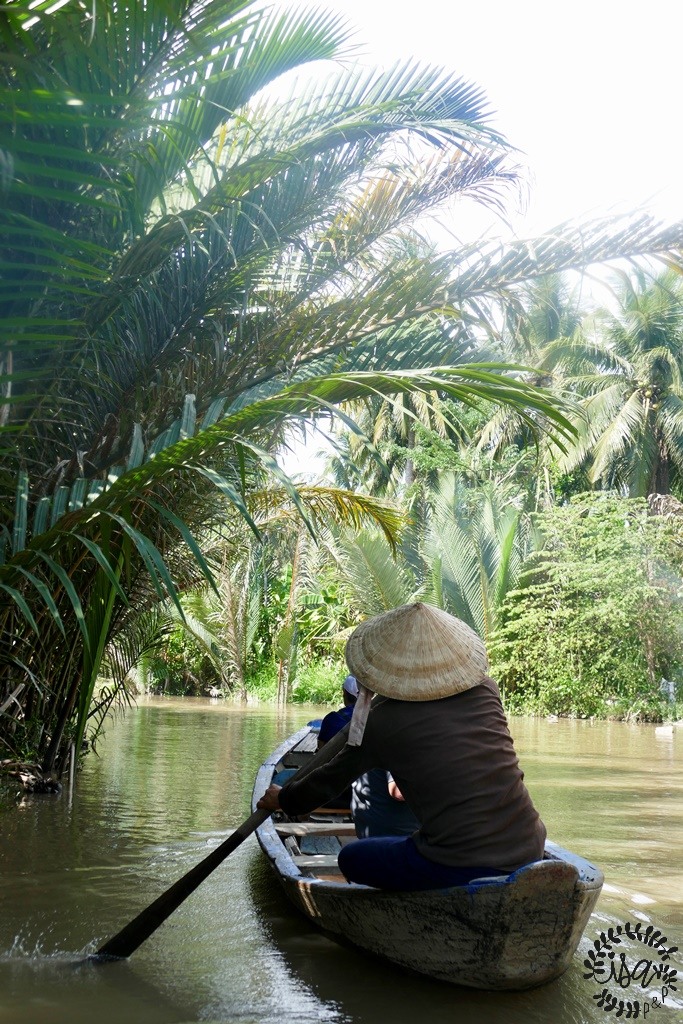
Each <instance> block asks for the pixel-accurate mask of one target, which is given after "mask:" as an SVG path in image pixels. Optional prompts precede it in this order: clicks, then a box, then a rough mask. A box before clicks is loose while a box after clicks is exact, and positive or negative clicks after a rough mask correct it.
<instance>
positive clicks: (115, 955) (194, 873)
mask: <svg viewBox="0 0 683 1024" xmlns="http://www.w3.org/2000/svg"><path fill="white" fill-rule="evenodd" d="M348 731H349V727H348V725H347V726H345V727H344V728H343V729H342V730H341V732H339V733H337V735H336V736H333V737H332V739H331V740H330V741H329V743H326V744H325V746H324V747H322V749H321V750H319V751H317V753H315V754H314V755H313V757H312V758H311V759H310V761H308V763H307V764H305V765H303V767H302V768H300V769H299V770H298V771H297V772H296V774H295V775H293V776H292V778H296V779H300V778H303V777H304V776H305V775H308V773H309V772H311V771H313V770H314V769H315V768H318V767H319V766H320V765H322V764H325V763H326V762H327V761H329V760H331V758H333V757H334V756H335V754H337V753H338V752H339V751H340V750H341V749H342V747H343V746H344V744H345V743H346V737H347V734H348ZM269 816H270V811H254V813H253V814H252V815H251V817H249V818H247V820H246V821H245V822H243V823H242V824H241V825H240V826H239V828H236V829H235V831H234V832H233V833H232V835H231V836H230V837H229V838H228V839H226V840H225V842H223V843H221V845H220V846H217V847H216V849H215V850H212V851H211V853H210V854H209V855H208V857H205V858H204V860H201V861H200V862H199V864H195V866H194V867H193V868H192V869H191V870H190V871H188V872H187V874H186V875H183V877H182V878H179V879H178V881H177V882H174V883H173V885H172V886H171V887H170V889H167V890H166V892H163V893H162V894H161V896H158V897H157V898H156V899H155V900H154V903H151V904H150V905H149V906H148V907H147V908H146V909H145V910H143V911H141V912H140V913H139V914H138V916H137V917H136V918H134V919H133V920H132V921H130V922H129V923H128V924H127V925H126V926H125V928H122V929H121V931H120V932H118V933H117V934H116V935H115V936H114V937H113V938H112V939H109V941H108V942H105V944H104V945H103V946H100V948H99V949H98V950H97V952H96V953H93V954H92V955H91V956H90V957H88V959H89V960H90V961H95V962H99V963H104V962H107V961H111V960H124V959H126V957H129V956H130V955H131V953H134V952H135V950H136V949H137V948H138V946H141V945H142V943H143V942H144V941H145V939H148V938H149V937H150V935H151V934H152V933H153V932H155V931H156V930H157V928H158V927H159V925H160V924H163V923H164V921H165V920H166V918H167V917H170V915H171V914H172V913H173V911H174V910H176V909H177V908H178V907H179V906H180V904H181V903H182V902H183V901H184V900H186V899H187V897H188V896H190V895H191V893H193V892H194V891H195V889H196V888H197V887H198V886H199V885H201V883H202V882H203V881H204V879H205V878H208V876H209V875H210V874H211V872H212V871H213V870H214V869H215V868H217V867H218V865H219V864H221V863H222V862H223V861H224V860H225V858H226V857H229V856H230V854H231V853H232V852H233V850H236V849H237V847H238V846H240V844H241V843H243V842H244V840H245V839H246V838H247V837H248V836H250V835H251V833H252V832H254V831H255V830H256V829H257V828H258V827H259V825H262V824H263V822H264V821H265V820H266V818H268V817H269Z"/></svg>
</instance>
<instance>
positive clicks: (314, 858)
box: [292, 853, 341, 874]
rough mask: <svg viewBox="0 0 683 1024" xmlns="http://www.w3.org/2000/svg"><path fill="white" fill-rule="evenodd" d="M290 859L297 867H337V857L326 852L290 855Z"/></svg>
mask: <svg viewBox="0 0 683 1024" xmlns="http://www.w3.org/2000/svg"><path fill="white" fill-rule="evenodd" d="M292 860H293V861H294V863H295V864H296V866H297V867H298V868H308V869H309V870H311V869H313V868H324V869H325V870H326V871H329V870H330V868H337V870H338V869H339V865H338V864H337V858H336V857H334V856H330V855H328V854H321V853H319V854H302V855H301V857H292ZM340 874H341V872H340Z"/></svg>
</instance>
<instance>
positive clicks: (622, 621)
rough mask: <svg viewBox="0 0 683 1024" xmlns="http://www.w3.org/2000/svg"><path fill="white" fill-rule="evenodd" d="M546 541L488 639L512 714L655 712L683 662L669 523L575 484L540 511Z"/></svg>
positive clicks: (646, 715) (637, 503) (656, 715)
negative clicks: (561, 500) (576, 491)
mask: <svg viewBox="0 0 683 1024" xmlns="http://www.w3.org/2000/svg"><path fill="white" fill-rule="evenodd" d="M537 526H538V529H539V530H540V532H541V534H542V536H543V538H544V544H543V547H542V548H541V550H539V551H538V552H537V553H536V554H535V555H533V556H532V557H531V558H530V559H529V561H528V563H527V565H526V567H525V570H524V573H523V575H522V578H521V580H520V584H519V586H518V588H517V589H516V590H515V591H513V592H512V593H510V594H509V595H508V598H507V601H506V603H505V606H504V609H503V619H502V624H501V626H500V627H499V629H498V630H497V631H496V632H495V633H494V636H493V638H492V643H491V645H490V656H491V661H492V672H493V673H494V674H495V675H496V676H497V678H498V679H499V681H500V683H501V686H502V690H503V693H504V697H505V700H506V703H507V706H508V708H509V709H510V710H511V711H513V712H520V713H521V712H534V713H539V714H556V715H572V716H580V717H591V716H594V715H598V716H603V717H604V716H609V717H614V718H625V717H630V718H641V719H646V720H648V719H649V720H652V719H654V720H660V719H661V717H662V714H663V713H664V711H665V704H664V701H663V698H662V694H661V690H660V681H661V679H662V678H666V679H670V678H678V677H679V676H680V674H681V671H682V670H683V608H682V606H681V602H680V594H681V578H680V576H679V575H678V571H677V566H676V563H677V561H678V560H679V558H680V556H679V554H678V545H679V544H680V540H679V538H678V536H677V533H676V530H675V528H673V529H672V527H671V526H670V525H668V524H666V523H665V522H663V521H662V520H660V519H659V518H658V517H652V516H649V515H648V510H647V506H646V503H645V502H644V501H642V500H637V499H625V498H620V497H618V496H614V495H611V494H607V493H600V494H583V495H579V496H576V497H574V498H572V500H571V501H570V502H569V504H567V505H561V506H557V507H555V508H551V509H549V510H547V511H545V512H542V513H539V515H538V517H537Z"/></svg>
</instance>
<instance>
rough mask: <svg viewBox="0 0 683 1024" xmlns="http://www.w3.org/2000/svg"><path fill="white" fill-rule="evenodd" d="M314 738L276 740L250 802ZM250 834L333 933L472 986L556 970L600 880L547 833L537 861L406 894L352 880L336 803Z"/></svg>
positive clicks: (295, 764) (562, 967)
mask: <svg viewBox="0 0 683 1024" xmlns="http://www.w3.org/2000/svg"><path fill="white" fill-rule="evenodd" d="M316 741H317V733H316V732H315V731H314V730H313V729H312V728H311V727H310V726H308V727H306V728H304V729H302V730H300V731H299V732H297V733H295V734H294V735H293V736H291V737H290V738H289V739H288V740H286V741H285V742H284V743H283V744H282V746H280V747H278V749H277V750H276V751H275V752H274V753H273V754H272V755H271V757H270V758H268V760H267V761H266V762H265V763H264V764H263V765H262V766H261V768H260V770H259V772H258V775H257V777H256V782H255V785H254V794H253V806H254V808H255V807H256V801H257V800H258V798H259V797H260V796H261V795H262V794H263V792H264V791H265V790H266V789H267V787H268V786H269V785H270V783H271V781H272V779H273V776H274V775H275V774H276V773H278V772H280V771H282V770H283V769H287V768H300V767H302V766H303V765H304V764H305V763H306V761H307V760H308V759H310V757H311V756H312V754H313V752H314V751H315V747H316ZM257 836H258V841H259V843H260V845H261V848H262V849H263V851H264V853H265V854H266V856H267V857H268V859H269V861H270V864H271V866H272V868H273V870H274V871H275V873H276V875H277V877H278V878H279V880H280V882H281V883H282V885H283V886H284V889H285V892H286V893H287V895H288V897H289V898H290V899H291V901H292V903H294V905H295V906H296V907H297V908H298V909H299V910H301V911H302V912H303V913H304V914H305V915H306V917H307V918H308V919H309V920H310V921H312V922H313V923H314V924H316V925H318V926H319V927H320V928H322V929H324V930H325V932H327V933H328V934H330V935H331V936H332V937H335V936H337V937H340V938H343V939H344V940H346V941H350V942H352V943H354V944H355V945H356V946H358V947H360V948H361V949H363V950H366V951H367V952H369V953H373V954H375V955H376V956H379V957H382V958H384V959H385V960H389V961H391V962H392V963H394V964H398V965H399V966H401V967H404V968H409V969H410V970H412V971H417V972H419V973H421V974H427V975H429V976H430V977H432V978H438V979H440V980H442V981H449V982H453V983H455V984H458V985H466V986H469V987H471V988H480V989H526V988H533V987H535V986H537V985H543V984H545V983H546V982H549V981H552V980H553V979H554V978H557V977H559V975H561V974H562V973H563V972H564V971H566V970H567V968H568V967H569V964H570V963H571V960H572V957H573V955H574V953H575V951H576V948H577V946H578V944H579V940H580V938H581V935H582V934H583V931H584V929H585V927H586V925H587V923H588V919H589V917H590V914H591V912H592V910H593V908H594V906H595V904H596V902H597V899H598V896H599V895H600V890H601V888H602V883H603V875H602V872H601V871H600V870H599V869H598V868H596V867H594V866H593V865H592V864H589V863H588V862H587V861H585V860H583V859H582V858H581V857H577V856H576V855H574V854H572V853H569V851H567V850H564V849H562V848H561V847H559V846H556V845H555V844H554V843H551V842H548V843H546V848H545V856H544V859H543V860H542V861H537V862H535V863H533V864H528V865H526V866H525V867H523V868H520V869H519V870H517V871H515V872H514V873H513V874H511V875H509V876H506V877H503V878H488V879H487V878H482V879H476V880H474V881H472V882H470V883H469V884H468V885H464V886H458V887H455V888H450V889H439V890H432V891H428V892H414V893H404V892H401V893H398V892H390V891H383V890H380V889H373V888H370V887H368V886H363V885H355V884H350V883H348V882H347V881H346V880H345V878H344V876H343V875H342V874H341V872H340V871H339V868H338V866H337V853H338V851H339V849H340V848H341V846H342V845H343V844H344V843H346V842H353V840H354V839H355V831H354V828H353V823H352V821H351V818H350V815H349V814H348V813H345V812H344V810H343V809H341V808H339V809H335V808H320V809H319V810H318V811H316V812H313V813H312V814H310V815H309V816H308V817H307V820H297V821H290V820H288V819H287V817H286V816H285V815H284V814H283V813H280V812H279V813H278V814H276V815H273V817H271V818H269V819H267V820H266V821H265V822H264V824H262V825H261V826H260V827H259V828H258V829H257Z"/></svg>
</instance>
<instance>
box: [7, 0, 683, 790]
mask: <svg viewBox="0 0 683 1024" xmlns="http://www.w3.org/2000/svg"><path fill="white" fill-rule="evenodd" d="M0 29H1V31H2V35H3V48H4V55H5V60H4V61H3V63H2V68H0V93H1V97H2V103H1V104H0V109H1V110H2V114H0V190H1V191H2V199H3V202H2V207H1V209H0V221H1V222H2V247H3V251H2V259H1V262H0V307H1V320H0V331H1V335H0V359H1V362H2V366H1V371H0V387H1V388H2V394H1V396H0V397H1V405H0V435H1V437H2V450H1V453H0V459H1V463H0V468H1V471H0V486H1V487H2V491H3V501H2V521H1V522H0V561H1V564H0V588H1V589H2V593H3V605H2V608H1V610H0V630H1V631H2V660H1V662H0V673H1V675H0V743H1V744H2V748H3V752H4V753H6V754H7V757H8V758H10V759H11V758H15V759H21V760H26V759H31V760H32V761H34V762H35V763H39V764H40V765H41V766H42V768H43V770H44V771H45V772H48V773H49V772H55V773H59V772H60V771H63V770H64V768H65V766H66V764H67V763H68V760H69V757H71V758H73V757H74V756H75V752H77V751H79V750H80V749H81V748H82V745H83V743H84V741H85V740H87V739H90V740H92V739H93V738H94V737H95V736H96V734H97V731H98V729H99V728H100V727H101V724H102V722H103V720H104V716H105V715H106V713H107V711H108V710H109V708H110V707H111V706H112V705H113V704H115V703H116V702H118V701H120V700H126V699H128V697H129V696H130V694H131V692H132V691H133V689H134V687H135V685H136V681H137V683H138V684H139V685H142V686H149V687H152V688H153V689H156V690H163V691H164V692H204V693H206V692H209V691H210V689H211V688H214V689H215V690H216V691H220V692H223V693H226V694H231V695H233V696H235V697H236V698H238V699H246V698H248V696H249V694H252V695H254V694H259V695H261V696H265V695H268V694H271V695H272V696H273V697H274V698H276V699H278V700H279V701H281V702H284V701H287V700H290V699H293V698H297V699H306V700H316V701H317V700H322V699H323V698H324V697H328V698H330V697H331V696H332V693H333V691H334V688H335V687H336V686H337V685H338V680H339V675H340V672H341V671H342V652H343V643H344V638H345V636H346V635H348V631H349V630H350V629H351V628H353V626H354V625H355V624H356V623H357V622H358V621H359V619H360V618H362V617H364V616H366V615H370V614H373V613H375V612H378V611H382V610H384V609H385V608H387V607H391V606H393V605H395V604H397V603H400V602H402V601H407V600H412V599H415V598H417V597H419V598H421V599H424V600H427V601H432V602H434V603H437V604H439V605H441V606H443V607H446V608H448V609H449V610H450V611H452V612H454V613H455V614H456V615H459V616H461V617H462V618H464V619H466V621H468V622H470V623H471V624H472V625H473V626H474V627H475V628H476V629H477V630H478V631H479V632H480V633H481V634H482V636H484V638H485V639H486V641H487V643H488V644H489V645H490V646H491V650H492V654H493V658H494V662H493V663H494V667H496V666H498V667H499V668H500V670H501V681H502V683H503V686H504V689H505V693H506V699H508V700H509V701H510V702H511V706H513V707H514V708H515V709H518V710H534V711H539V712H544V713H562V714H565V713H571V714H603V713H607V712H608V711H610V709H615V710H616V712H618V713H619V714H624V715H630V714H636V715H638V716H639V717H658V716H661V714H663V713H665V710H666V708H665V707H664V703H663V699H662V697H661V694H660V690H659V686H660V680H661V678H662V676H664V677H665V678H666V679H671V680H673V681H674V683H675V682H676V681H677V680H678V673H679V671H680V664H679V653H678V651H679V641H678V637H679V634H680V627H681V624H680V622H679V620H678V604H677V598H678V589H677V588H678V587H679V582H678V581H679V568H680V567H679V564H678V551H679V545H680V537H679V533H678V527H677V524H678V522H680V520H678V519H677V517H676V516H675V515H669V512H671V510H672V509H673V510H674V511H676V510H677V508H678V506H677V505H676V503H675V501H674V504H673V505H671V506H666V508H664V511H665V512H666V513H667V514H666V515H665V516H664V517H662V516H659V517H655V518H653V517H651V516H649V515H648V513H649V512H652V511H659V512H661V511H662V510H663V509H662V507H660V506H657V505H656V503H655V504H654V505H653V504H652V502H651V503H650V506H647V507H646V505H645V504H643V502H645V500H646V499H648V498H653V496H655V495H665V496H668V495H673V496H674V499H675V497H676V496H681V469H682V468H683V412H682V411H681V410H682V408H683V406H681V401H682V397H683V396H682V395H681V355H680V353H681V323H682V322H683V315H682V313H681V290H680V285H679V277H678V276H677V275H678V271H679V268H680V267H681V265H682V263H681V251H680V247H681V245H682V244H683V225H675V226H673V227H660V226H658V225H656V224H653V223H651V222H650V221H649V219H648V218H647V217H640V218H633V219H632V220H630V221H628V222H618V223H615V222H612V221H604V222H600V223H594V224H591V225H581V226H575V227H571V226H566V227H564V228H563V229H561V230H558V231H557V232H556V233H554V234H551V235H548V236H547V237H544V238H542V239H536V240H533V241H531V242H527V241H517V242H512V243H509V244H499V243H497V242H495V241H483V242H482V243H481V244H476V245H469V246H460V247H456V248H455V249H452V250H450V251H441V250H436V249H435V248H434V247H433V246H431V245H430V244H429V243H428V242H427V241H426V240H425V239H424V238H423V236H422V234H421V233H420V232H419V230H418V227H419V221H420V218H421V217H423V216H424V215H425V214H427V213H430V212H432V211H435V210H437V209H439V210H441V211H442V212H443V211H444V210H447V211H448V213H449V216H457V202H458V201H459V200H465V199H466V200H468V201H474V202H476V203H480V204H483V205H485V206H487V207H488V208H490V209H497V210H504V209H505V205H506V203H507V202H508V201H510V196H511V194H512V193H513V192H514V190H515V188H516V187H517V186H518V184H519V176H518V171H517V169H516V167H515V164H514V159H513V154H512V150H511V147H510V145H509V144H508V143H507V141H506V140H505V139H504V138H503V137H502V136H501V135H500V134H499V133H498V132H496V131H495V130H493V128H492V127H491V115H490V112H489V110H488V108H487V104H486V100H485V97H484V94H483V93H482V91H481V90H480V89H479V88H477V87H476V86H473V85H471V84H469V83H467V82H464V81H462V80H461V79H460V78H458V76H457V75H456V74H454V73H452V72H451V71H448V70H445V71H444V70H434V69H425V68H421V67H418V66H413V65H409V66H404V67H399V68H395V69H393V70H392V71H389V72H386V73H379V72H373V71H365V70H364V69H362V68H359V67H358V66H357V65H356V64H352V65H349V64H348V63H346V64H338V65H337V66H336V69H335V70H334V71H333V72H332V73H331V75H330V77H329V78H328V79H327V80H326V81H325V83H324V84H321V79H320V76H317V77H311V78H310V84H308V85H307V84H306V76H305V72H306V69H307V68H308V66H311V67H312V66H314V65H316V63H317V62H319V61H322V60H326V61H331V60H336V59H338V58H340V57H342V56H343V55H344V53H345V52H346V46H347V41H348V33H347V29H346V27H345V26H344V25H343V24H342V23H341V22H340V21H339V19H337V18H336V17H334V16H330V15H327V14H325V13H324V12H321V11H319V10H316V11H305V12H297V11H296V10H287V11H286V12H285V13H282V12H277V11H274V12H267V11H264V10H262V9H261V8H259V7H257V6H255V5H253V4H251V3H248V2H238V0H213V2H206V0H195V2H188V0H162V2H157V0H155V2H154V3H152V2H151V0H130V2H127V0H117V2H116V3H113V2H109V0H103V2H102V3H100V4H98V5H96V7H95V8H91V7H90V6H89V5H83V4H81V3H79V2H77V0H73V2H67V3H66V4H62V5H61V6H57V5H49V4H40V3H39V4H36V3H35V2H33V3H27V2H24V0H15V2H13V3H12V2H11V3H8V4H6V5H5V6H4V9H3V10H2V11H1V12H0ZM295 71H296V72H297V78H296V81H295V83H294V84H293V85H292V84H291V82H292V80H293V72H295ZM283 76H287V77H285V78H283ZM281 79H282V80H283V84H282V85H281V86H280V87H279V88H275V87H274V85H273V83H275V82H278V81H279V80H281ZM614 260H619V261H621V262H620V263H619V264H618V266H619V267H620V268H621V269H620V274H621V283H622V291H621V294H620V300H619V303H617V304H616V305H614V306H613V307H612V308H610V309H609V310H607V311H600V310H596V309H592V310H588V309H582V308H579V305H578V303H577V302H576V300H575V299H574V298H573V297H572V294H571V292H570V291H568V290H567V289H569V288H570V286H571V283H572V281H573V280H574V278H572V276H571V275H578V274H580V273H582V272H584V271H585V270H586V269H587V268H589V267H592V268H595V266H596V265H598V264H600V265H606V264H607V263H609V261H614ZM625 261H628V262H625ZM627 266H628V267H630V268H631V269H630V270H624V269H623V268H624V267H627ZM664 266H666V267H668V268H669V270H667V271H663V270H662V267H664ZM601 272H604V271H601ZM314 420H315V421H317V423H318V425H319V426H320V427H321V428H322V427H323V426H324V427H325V429H327V430H329V431H331V432H332V435H333V437H334V443H335V454H334V457H333V458H331V459H330V465H329V470H328V473H327V475H326V477H325V478H324V479H322V480H320V481H318V482H317V483H306V484H303V483H301V482H300V481H299V482H297V481H294V480H292V479H291V478H290V477H289V476H287V475H286V474H285V473H284V472H283V470H282V469H281V466H280V463H279V462H278V458H279V455H280V454H281V453H282V451H283V448H284V447H285V446H286V445H287V444H288V443H291V439H292V437H293V436H295V434H296V431H297V430H298V431H302V430H304V429H305V427H306V425H307V424H310V423H311V422H312V421H314ZM583 492H590V494H589V495H588V496H587V497H582V493H583ZM629 499H631V501H632V502H633V501H635V502H636V504H633V503H629ZM637 499H642V501H641V503H640V504H638V503H637ZM672 500H673V499H672ZM563 517H566V523H565V519H563ZM584 518H585V519H586V521H587V522H588V523H589V524H590V527H591V529H590V530H587V531H586V533H585V535H584V534H582V532H581V528H580V524H581V523H582V522H584ZM619 524H621V525H619ZM620 530H621V533H620ZM629 531H630V532H629ZM635 537H637V538H638V543H639V544H640V545H641V546H640V547H638V545H637V544H635V543H634V544H631V543H630V542H631V540H632V539H633V538H635ZM591 550H592V552H593V558H594V560H595V566H596V568H595V571H594V572H593V573H592V574H591V573H590V572H584V573H583V574H582V573H581V571H580V566H581V565H582V564H583V561H582V560H585V559H586V558H587V557H588V555H587V552H588V553H590V552H591ZM603 553H604V559H605V561H604V563H603V561H602V558H603ZM639 558H642V559H644V561H643V562H642V563H640V562H638V559H639ZM627 565H629V566H632V567H633V573H631V575H628V571H627V569H626V566H627ZM636 565H638V566H639V568H637V569H636ZM610 567H612V568H610ZM617 567H618V568H619V574H618V575H614V573H616V569H617ZM612 569H614V573H613V571H612ZM591 580H592V581H593V583H594V589H593V590H591V586H590V584H591ZM617 581H621V582H620V584H619V586H617ZM627 584H628V587H629V588H630V589H629V592H628V594H626V593H624V591H623V589H619V587H622V588H624V587H627ZM558 602H560V603H561V605H562V614H561V615H560V614H557V604H558ZM563 616H564V619H563ZM569 621H571V624H572V630H573V632H572V630H570V629H569V627H568V625H567V622H569ZM608 623H609V628H608ZM543 636H545V637H546V638H547V639H548V642H546V643H545V644H543V643H542V642H541V638H542V637H543ZM551 637H554V639H553V642H552V643H550V639H549V638H551ZM588 637H591V638H592V639H591V642H590V643H588V642H587V638H588ZM532 641H533V643H532ZM534 644H536V647H535V648H534ZM615 644H617V646H618V650H615V648H614V645H615ZM532 648H533V649H535V650H536V651H537V656H536V661H535V662H534V661H533V656H532V653H531V651H532ZM577 652H578V653H577ZM551 653H552V657H551V656H550V655H551ZM579 654H580V655H581V657H582V658H583V660H581V657H579ZM541 655H543V657H542V659H541ZM496 659H497V661H496ZM567 659H568V661H567ZM541 660H542V662H543V664H542V665H541ZM532 662H533V665H532ZM565 662H566V664H565ZM589 662H590V663H589ZM596 680H599V683H598V682H596ZM591 695H592V696H591ZM638 709H641V710H638Z"/></svg>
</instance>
